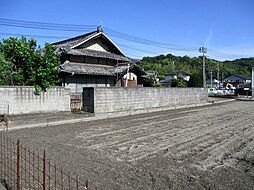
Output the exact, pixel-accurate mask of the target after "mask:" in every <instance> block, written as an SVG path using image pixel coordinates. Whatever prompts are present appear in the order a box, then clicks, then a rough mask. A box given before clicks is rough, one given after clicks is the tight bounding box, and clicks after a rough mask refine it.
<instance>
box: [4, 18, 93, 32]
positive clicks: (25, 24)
mask: <svg viewBox="0 0 254 190" xmlns="http://www.w3.org/2000/svg"><path fill="white" fill-rule="evenodd" d="M0 25H3V26H12V27H21V28H33V29H44V30H61V31H83V32H84V31H87V30H91V29H95V28H96V25H70V24H55V23H44V22H31V21H22V20H11V19H3V18H0Z"/></svg>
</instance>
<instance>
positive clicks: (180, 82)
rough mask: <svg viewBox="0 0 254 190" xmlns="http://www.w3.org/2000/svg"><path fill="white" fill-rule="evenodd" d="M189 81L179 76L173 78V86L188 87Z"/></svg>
mask: <svg viewBox="0 0 254 190" xmlns="http://www.w3.org/2000/svg"><path fill="white" fill-rule="evenodd" d="M186 86H187V83H186V81H185V80H184V79H183V78H180V77H178V78H177V79H176V78H174V79H172V80H171V87H179V88H181V87H186Z"/></svg>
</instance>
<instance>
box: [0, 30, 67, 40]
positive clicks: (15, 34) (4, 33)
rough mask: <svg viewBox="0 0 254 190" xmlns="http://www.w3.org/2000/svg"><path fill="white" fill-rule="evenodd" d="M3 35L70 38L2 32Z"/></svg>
mask: <svg viewBox="0 0 254 190" xmlns="http://www.w3.org/2000/svg"><path fill="white" fill-rule="evenodd" d="M0 34H2V35H7V36H27V37H35V38H55V39H56V38H59V39H62V38H68V37H67V36H47V35H45V36H44V35H31V34H17V33H6V32H0Z"/></svg>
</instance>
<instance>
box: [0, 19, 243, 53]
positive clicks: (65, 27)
mask: <svg viewBox="0 0 254 190" xmlns="http://www.w3.org/2000/svg"><path fill="white" fill-rule="evenodd" d="M0 25H3V26H11V27H21V28H33V29H44V30H60V31H76V32H85V31H90V30H92V29H95V28H96V27H97V26H96V25H79V24H58V23H49V22H33V21H26V20H15V19H6V18H0ZM105 31H106V33H107V34H108V35H109V36H112V37H115V38H118V39H122V40H126V41H130V42H133V43H136V44H141V45H145V46H151V47H157V48H163V49H168V50H175V51H184V52H196V50H197V49H198V48H197V47H190V46H184V45H177V44H172V43H164V42H159V41H154V40H149V39H145V38H141V37H137V36H133V35H129V34H126V33H123V32H119V31H116V30H112V29H110V28H107V27H105ZM1 34H3V35H16V36H21V35H23V36H28V37H38V38H55V39H56V38H67V37H65V36H51V35H46V36H43V35H30V34H11V33H1ZM124 46H125V47H126V48H128V49H132V50H135V51H139V52H146V53H154V52H151V51H149V50H148V51H147V50H143V49H139V48H136V47H130V46H129V47H128V46H126V45H124ZM210 52H211V53H212V54H217V55H218V54H219V55H220V57H221V56H225V57H226V56H232V57H233V56H243V55H244V54H230V53H225V52H222V51H220V50H216V49H210ZM219 55H218V56H219ZM244 56H247V55H244Z"/></svg>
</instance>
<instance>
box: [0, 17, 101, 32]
mask: <svg viewBox="0 0 254 190" xmlns="http://www.w3.org/2000/svg"><path fill="white" fill-rule="evenodd" d="M0 21H1V22H5V23H14V24H15V23H16V24H28V25H31V24H32V25H39V26H41V25H43V26H51V27H64V28H66V27H68V28H75V29H83V28H94V27H97V25H81V24H59V23H49V22H34V21H26V20H15V19H6V18H0Z"/></svg>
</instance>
